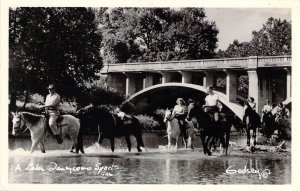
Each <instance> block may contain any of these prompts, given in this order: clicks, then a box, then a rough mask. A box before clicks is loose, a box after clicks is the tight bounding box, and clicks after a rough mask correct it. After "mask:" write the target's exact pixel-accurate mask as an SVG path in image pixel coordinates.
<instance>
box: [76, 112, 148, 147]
mask: <svg viewBox="0 0 300 191" xmlns="http://www.w3.org/2000/svg"><path fill="white" fill-rule="evenodd" d="M77 113H78V115H79V116H80V117H81V118H85V117H88V116H89V117H90V118H92V119H93V120H94V122H95V123H96V125H95V126H93V128H97V131H98V143H99V144H101V143H102V142H103V140H104V139H106V138H107V139H109V140H110V144H111V151H112V152H114V150H115V142H114V139H115V138H121V137H125V140H126V143H127V146H128V151H129V152H131V141H130V136H131V135H133V136H134V137H135V138H136V141H137V150H138V152H141V151H142V149H141V147H145V146H144V142H143V139H142V126H141V124H140V122H139V120H138V119H137V118H136V117H134V116H129V115H126V116H124V118H123V119H121V118H120V117H119V116H118V115H116V114H114V113H112V112H110V111H109V109H108V108H107V107H104V106H100V107H96V106H87V107H85V108H82V109H80V110H78V112H77Z"/></svg>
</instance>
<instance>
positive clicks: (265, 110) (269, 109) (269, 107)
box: [262, 105, 273, 113]
mask: <svg viewBox="0 0 300 191" xmlns="http://www.w3.org/2000/svg"><path fill="white" fill-rule="evenodd" d="M272 109H273V107H272V106H270V105H264V107H263V108H262V111H263V112H265V113H267V112H270V111H272Z"/></svg>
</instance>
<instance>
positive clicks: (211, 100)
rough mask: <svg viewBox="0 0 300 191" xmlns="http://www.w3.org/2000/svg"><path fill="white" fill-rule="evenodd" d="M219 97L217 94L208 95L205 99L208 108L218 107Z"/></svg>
mask: <svg viewBox="0 0 300 191" xmlns="http://www.w3.org/2000/svg"><path fill="white" fill-rule="evenodd" d="M218 100H219V97H218V96H217V95H216V94H212V95H211V94H208V95H207V96H206V98H205V102H206V105H207V106H217V104H218Z"/></svg>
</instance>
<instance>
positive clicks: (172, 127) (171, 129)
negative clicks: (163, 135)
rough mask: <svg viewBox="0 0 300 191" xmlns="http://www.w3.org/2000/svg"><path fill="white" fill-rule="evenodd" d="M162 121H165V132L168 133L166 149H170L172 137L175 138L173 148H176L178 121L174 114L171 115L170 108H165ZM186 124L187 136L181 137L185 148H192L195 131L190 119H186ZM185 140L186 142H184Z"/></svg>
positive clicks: (178, 129) (178, 134)
mask: <svg viewBox="0 0 300 191" xmlns="http://www.w3.org/2000/svg"><path fill="white" fill-rule="evenodd" d="M164 122H165V123H167V134H168V149H169V150H170V147H171V140H172V138H173V139H175V140H176V142H175V148H176V150H178V139H179V136H180V126H179V121H178V120H177V119H176V118H175V116H174V115H172V110H169V109H167V110H166V112H165V117H164ZM186 125H187V128H188V132H187V135H188V138H187V140H185V139H184V138H183V142H184V145H185V148H187V147H190V148H191V149H194V148H193V144H192V141H193V135H194V133H195V129H194V124H193V122H191V121H186ZM186 141H187V143H186Z"/></svg>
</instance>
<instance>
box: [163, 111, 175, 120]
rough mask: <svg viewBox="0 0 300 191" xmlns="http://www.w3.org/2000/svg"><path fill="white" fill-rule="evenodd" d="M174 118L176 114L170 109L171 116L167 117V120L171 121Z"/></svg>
mask: <svg viewBox="0 0 300 191" xmlns="http://www.w3.org/2000/svg"><path fill="white" fill-rule="evenodd" d="M174 118H175V115H172V112H171V111H170V116H169V117H165V119H166V121H171V120H172V119H174Z"/></svg>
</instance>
